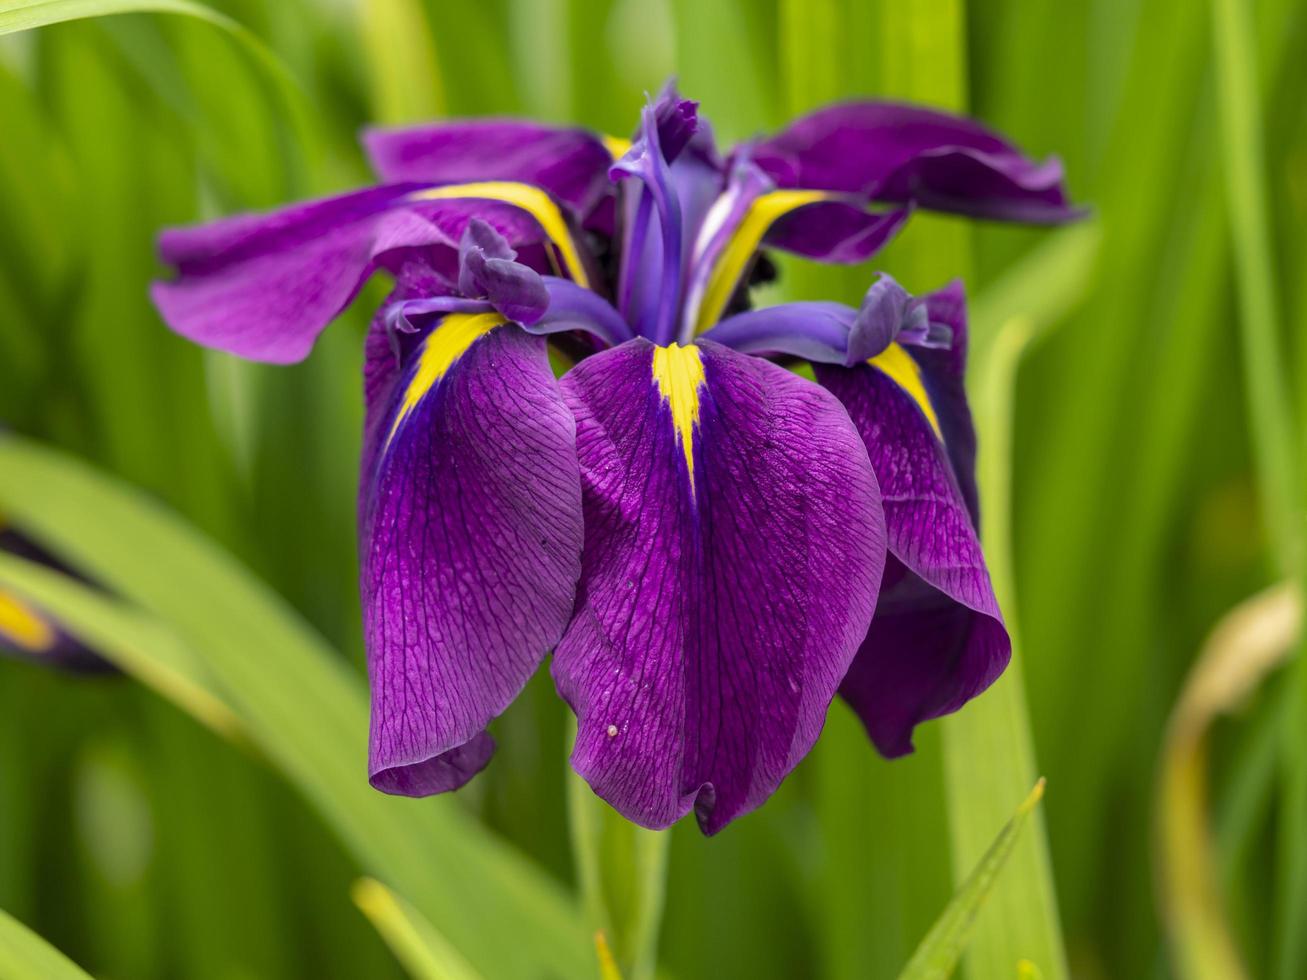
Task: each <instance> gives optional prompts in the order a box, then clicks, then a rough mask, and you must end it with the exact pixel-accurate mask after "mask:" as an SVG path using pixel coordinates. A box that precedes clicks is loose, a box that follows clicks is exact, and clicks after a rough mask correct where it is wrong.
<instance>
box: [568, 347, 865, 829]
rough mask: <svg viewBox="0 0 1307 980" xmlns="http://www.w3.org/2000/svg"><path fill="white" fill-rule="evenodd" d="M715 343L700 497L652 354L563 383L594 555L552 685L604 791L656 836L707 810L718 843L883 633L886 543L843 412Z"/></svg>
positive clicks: (586, 558) (707, 362) (588, 770)
mask: <svg viewBox="0 0 1307 980" xmlns="http://www.w3.org/2000/svg"><path fill="white" fill-rule="evenodd" d="M697 347H698V350H699V354H700V356H701V358H702V362H701V363H702V367H703V371H704V379H703V382H702V384H701V385H699V386H698V387H697V389H695V390H696V392H697V395H696V398H697V404H698V412H699V417H698V424H697V427H696V428H695V430H694V436H693V453H692V456H693V474H692V478H693V484H692V483H691V473H690V472H687V463H686V458H685V454H684V451H683V447H682V446H681V445H680V444H679V443H678V440H677V435H676V430H675V428H674V426H673V422H672V410H671V409H670V408H669V405H668V403H667V402H666V401H665V400H664V395H663V393H662V392H661V391H660V388H659V386H658V384H657V383H656V382H655V380H654V377H653V372H652V364H653V357H654V347H653V346H652V345H651V344H649V343H648V342H647V341H644V340H634V341H631V342H629V343H627V344H623V345H622V346H621V347H618V348H615V349H613V350H611V351H606V352H604V353H601V354H597V355H595V356H594V357H592V358H589V359H588V360H585V361H583V362H582V363H581V364H579V365H577V367H575V368H573V369H572V371H571V372H569V374H568V375H566V376H565V378H564V379H563V382H562V384H563V391H564V396H565V398H566V400H567V403H568V405H569V406H570V407H571V409H572V411H573V413H574V414H575V416H576V419H577V451H578V454H579V457H580V461H581V470H582V486H583V503H584V513H585V522H586V540H585V550H584V555H583V559H582V568H583V570H582V578H581V583H580V586H579V591H578V596H577V604H576V610H575V615H574V617H573V619H572V622H571V624H570V625H569V627H568V630H567V633H566V634H565V636H564V637H563V639H562V641H561V642H560V643H559V645H558V648H557V650H556V652H555V655H554V661H553V674H554V679H555V681H556V682H557V684H558V688H559V692H560V693H561V694H562V696H563V697H564V698H565V699H566V700H567V701H568V703H569V704H570V705H571V706H572V707H573V709H574V710H575V711H576V713H577V723H578V729H577V741H576V747H575V749H574V751H573V754H572V764H573V766H574V767H575V768H576V770H577V771H578V772H579V773H580V774H581V775H582V776H584V777H585V778H586V779H587V780H588V781H589V782H590V785H591V786H592V787H593V788H594V790H595V791H596V792H597V793H598V794H599V795H600V796H602V797H603V798H604V799H606V800H608V801H609V802H610V803H612V805H613V806H615V807H616V808H617V809H618V810H619V811H620V812H621V813H622V814H624V815H625V816H626V817H628V818H629V819H631V820H634V821H636V822H637V823H640V824H642V825H644V826H648V827H665V826H667V825H668V824H670V823H672V822H673V821H675V820H676V819H678V818H679V817H681V816H682V815H684V814H685V813H687V812H688V811H689V810H690V809H691V808H694V809H695V811H696V814H697V816H698V818H699V822H700V826H701V827H702V828H703V830H704V831H705V832H706V833H710V834H711V833H715V832H716V831H718V830H720V829H721V828H722V827H723V826H725V825H726V824H727V823H728V822H730V821H731V820H732V819H734V818H736V817H738V816H740V815H742V814H744V813H747V812H748V811H750V810H752V809H754V808H755V807H757V806H759V805H760V804H761V803H762V802H763V801H764V800H765V799H766V798H767V797H768V796H769V795H770V794H771V793H772V792H773V791H774V790H775V789H776V787H777V786H778V785H779V784H780V782H781V780H783V779H784V777H785V776H786V775H787V774H788V773H789V772H790V771H791V770H792V769H793V768H794V766H795V765H796V764H797V763H798V761H799V760H800V759H801V758H802V757H803V756H804V755H805V754H806V753H807V751H808V749H809V748H810V747H811V746H812V744H813V742H814V740H815V739H816V737H817V735H818V733H819V732H820V730H821V726H822V723H823V721H824V719H825V715H826V710H827V707H828V705H829V703H830V700H831V698H832V696H833V694H834V692H835V690H836V688H837V687H838V684H839V682H840V680H841V679H842V678H843V676H844V674H845V672H846V671H847V668H848V665H849V663H850V662H851V659H852V656H853V653H854V651H855V650H856V648H857V646H858V644H859V643H860V642H861V640H862V638H863V636H864V635H865V633H866V628H867V623H868V622H869V621H870V619H871V615H872V611H873V607H874V603H875V593H876V591H877V587H878V584H879V582H880V576H881V570H882V565H883V560H884V550H883V549H884V538H883V533H882V530H881V528H880V526H879V524H878V522H877V520H876V517H875V515H876V513H877V511H878V508H879V505H880V504H879V498H880V495H879V491H878V490H877V487H876V481H875V477H874V475H873V474H872V471H871V468H870V466H869V465H868V463H867V460H866V450H865V448H864V447H863V445H862V442H861V439H860V437H859V436H858V434H857V432H856V431H855V430H854V429H853V427H852V426H851V425H850V423H849V419H848V416H847V414H846V413H845V412H844V411H843V409H842V408H840V406H839V405H838V403H837V402H836V401H835V400H834V399H833V398H831V397H829V395H828V394H827V393H826V392H824V391H822V390H821V389H820V388H818V387H817V386H815V385H813V384H811V383H810V382H807V381H805V380H803V379H802V378H799V377H797V376H795V375H793V374H791V373H790V372H788V371H786V370H784V369H783V368H780V367H777V366H776V365H772V364H769V363H767V362H766V361H763V360H761V359H759V358H754V357H748V356H746V355H742V354H738V353H735V352H733V351H730V350H728V349H727V348H724V347H722V346H720V345H718V344H714V343H711V342H700V343H699V344H698V345H697ZM680 356H682V357H684V356H686V355H685V354H684V353H682V354H681V355H680ZM682 394H684V392H682ZM850 514H857V515H859V517H860V519H859V520H858V521H854V522H850V521H849V519H848V516H849V515H850Z"/></svg>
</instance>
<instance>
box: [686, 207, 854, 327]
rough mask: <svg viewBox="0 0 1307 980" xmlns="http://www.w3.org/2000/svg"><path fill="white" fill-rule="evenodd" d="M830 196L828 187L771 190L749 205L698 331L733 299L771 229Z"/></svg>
mask: <svg viewBox="0 0 1307 980" xmlns="http://www.w3.org/2000/svg"><path fill="white" fill-rule="evenodd" d="M830 196H831V195H830V194H828V193H826V192H825V191H804V190H789V191H771V192H770V193H767V194H762V195H760V196H759V197H758V198H757V199H756V200H755V201H754V202H753V203H752V204H751V205H749V210H748V211H746V212H745V215H744V218H743V220H742V221H741V222H740V226H739V227H738V228H736V229H735V234H734V235H732V236H731V240H730V241H729V242H727V243H726V247H725V248H724V249H722V254H721V255H719V256H718V257H717V262H716V265H715V266H714V267H713V270H712V275H711V276H710V277H709V279H708V287H707V289H705V290H704V294H703V302H702V303H701V304H700V306H699V311H698V314H697V315H696V316H695V320H694V332H695V333H703V331H705V330H707V329H708V328H709V327H711V326H712V325H713V324H714V323H716V322H717V321H718V320H719V319H720V318H721V315H722V310H724V309H726V304H727V303H729V302H730V301H731V295H732V294H733V293H734V292H735V287H736V285H737V284H738V283H739V281H740V276H742V275H743V274H744V269H745V266H747V265H748V264H749V260H750V259H752V258H753V253H754V252H756V251H758V246H759V245H760V244H762V236H763V235H765V234H767V229H768V228H770V227H771V226H772V225H773V224H775V223H776V221H778V220H779V219H780V218H783V217H784V216H785V215H787V214H789V213H790V212H791V211H793V210H795V209H796V208H801V207H803V206H804V205H807V204H815V203H816V202H818V201H824V200H827V199H828V198H829V197H830Z"/></svg>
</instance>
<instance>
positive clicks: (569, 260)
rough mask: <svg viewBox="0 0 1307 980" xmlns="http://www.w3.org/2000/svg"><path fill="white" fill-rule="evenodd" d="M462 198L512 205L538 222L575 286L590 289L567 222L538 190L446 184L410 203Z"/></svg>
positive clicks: (493, 183)
mask: <svg viewBox="0 0 1307 980" xmlns="http://www.w3.org/2000/svg"><path fill="white" fill-rule="evenodd" d="M465 197H470V198H480V199H482V200H486V201H503V202H504V203H505V204H511V205H513V207H515V208H521V209H522V210H523V211H525V212H527V213H528V214H530V215H531V217H533V218H535V219H536V221H538V222H540V227H541V228H543V229H544V230H545V234H546V235H547V236H548V237H549V241H550V242H551V243H553V246H554V248H556V249H558V254H559V255H560V256H562V259H563V265H564V266H566V268H567V272H568V274H569V275H570V276H571V277H572V279H573V280H574V281H575V282H576V284H577V285H578V286H584V287H586V288H587V289H588V288H589V286H590V280H589V277H588V276H586V274H585V266H583V265H582V264H581V255H580V253H578V252H577V250H576V243H575V242H573V241H572V233H571V231H569V230H568V227H567V222H566V221H565V220H564V218H563V212H562V211H560V210H559V208H558V205H557V204H555V203H554V199H553V198H551V197H550V196H549V195H548V194H546V193H545V192H544V191H542V190H541V189H540V188H539V187H535V186H533V185H532V184H523V183H520V182H518V181H513V180H486V181H479V182H476V183H471V184H446V185H445V186H444V187H432V188H429V189H428V190H425V191H418V192H417V193H416V194H414V195H413V200H415V201H449V200H457V199H459V198H465Z"/></svg>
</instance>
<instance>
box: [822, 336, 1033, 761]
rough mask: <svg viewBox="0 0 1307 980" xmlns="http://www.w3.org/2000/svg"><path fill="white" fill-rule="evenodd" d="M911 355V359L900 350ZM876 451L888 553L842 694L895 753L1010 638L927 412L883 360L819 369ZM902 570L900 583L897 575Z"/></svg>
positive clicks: (994, 661)
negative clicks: (891, 562) (888, 569)
mask: <svg viewBox="0 0 1307 980" xmlns="http://www.w3.org/2000/svg"><path fill="white" fill-rule="evenodd" d="M903 356H906V355H903ZM816 372H817V379H818V381H820V382H821V383H822V384H823V385H824V386H825V387H827V388H828V389H829V390H830V391H831V392H833V393H834V394H835V396H836V397H837V398H839V400H840V402H841V403H842V404H843V405H844V407H845V409H847V411H848V413H849V417H850V418H851V419H852V420H853V423H854V425H855V426H857V428H858V431H859V432H860V433H861V435H862V438H863V440H864V441H865V443H866V445H867V451H868V453H869V454H870V456H871V463H872V467H873V469H874V470H875V471H876V478H877V480H878V481H879V483H880V486H881V492H882V494H883V496H884V513H885V526H886V531H887V533H888V540H889V550H890V554H891V555H893V556H894V558H895V559H896V560H897V561H898V562H899V563H901V564H902V566H903V569H902V574H898V572H899V570H898V569H895V570H893V571H894V573H895V574H893V575H891V574H889V573H887V576H886V581H887V587H886V588H885V589H884V590H883V591H882V593H881V601H880V604H879V605H878V607H877V610H876V619H875V621H874V622H873V623H872V625H871V629H870V631H869V632H868V634H867V638H866V641H865V642H864V643H863V645H862V648H861V649H860V650H859V652H858V657H857V659H856V660H855V661H854V664H853V667H852V668H851V669H850V671H849V675H848V677H846V678H845V680H844V683H843V684H842V685H841V687H840V692H841V693H842V694H843V695H844V697H845V698H846V699H847V700H848V701H849V703H850V704H852V705H853V707H854V709H855V710H856V711H857V712H858V714H859V716H860V717H861V718H862V721H863V723H864V724H865V725H866V727H867V731H868V733H869V734H870V735H871V738H872V740H873V741H874V742H875V743H876V747H877V748H878V749H880V751H881V752H882V753H883V754H885V755H887V756H895V755H901V754H903V753H905V752H909V751H911V748H912V729H913V727H914V726H915V725H917V724H919V723H920V722H923V721H926V720H928V719H930V718H936V717H939V716H940V715H943V714H947V713H948V712H951V711H955V710H957V709H958V708H959V707H961V706H962V705H963V704H964V703H965V702H966V701H967V700H969V699H970V698H972V697H974V696H975V695H977V694H979V693H980V692H981V691H983V690H984V689H985V688H986V687H988V686H989V685H990V684H991V683H992V682H993V681H994V680H995V679H996V678H997V677H998V675H999V674H1000V673H1002V671H1003V668H1004V667H1005V666H1007V662H1008V658H1009V655H1010V650H1011V647H1010V643H1009V641H1008V636H1007V632H1006V630H1005V629H1004V627H1003V619H1002V615H1001V613H1000V612H999V608H998V603H997V601H996V600H995V598H994V592H993V588H992V586H991V585H990V581H989V573H988V572H987V571H986V569H985V560H984V556H983V555H982V553H981V550H980V543H979V541H978V540H977V536H976V531H975V528H974V526H973V525H972V520H971V515H970V513H969V512H968V508H967V502H966V500H965V499H964V497H963V494H962V491H961V488H960V487H959V485H958V481H957V479H956V477H955V476H954V473H953V467H952V465H951V463H950V461H949V457H948V454H947V452H946V450H945V447H944V445H943V443H942V442H941V440H940V438H939V437H938V436H937V434H936V432H935V429H934V428H933V427H932V418H933V417H934V415H935V412H934V408H933V406H932V407H931V408H930V412H929V414H928V413H927V412H926V411H925V410H924V408H923V406H922V405H920V404H919V403H918V402H917V401H916V400H915V399H914V397H913V395H912V394H910V393H909V390H908V389H907V388H905V387H903V386H902V385H901V384H900V383H899V382H897V381H896V380H894V379H893V378H892V377H891V376H890V375H889V374H887V373H885V372H884V371H882V370H880V369H879V368H877V367H874V366H871V365H867V364H862V365H859V366H856V367H852V368H842V367H832V366H828V365H824V364H818V365H816ZM895 578H897V581H894V579H895Z"/></svg>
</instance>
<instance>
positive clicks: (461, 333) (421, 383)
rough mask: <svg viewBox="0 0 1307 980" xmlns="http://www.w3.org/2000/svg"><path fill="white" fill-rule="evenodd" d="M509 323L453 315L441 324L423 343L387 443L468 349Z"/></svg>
mask: <svg viewBox="0 0 1307 980" xmlns="http://www.w3.org/2000/svg"><path fill="white" fill-rule="evenodd" d="M507 322H508V320H507V319H506V318H504V317H503V316H501V315H500V314H498V313H450V314H448V315H447V316H446V317H445V318H444V319H443V320H441V321H440V323H439V325H438V326H437V327H436V328H435V329H434V330H432V331H431V333H429V334H427V339H426V340H424V341H423V342H422V353H421V354H419V355H418V365H417V370H415V371H414V372H413V379H412V380H411V381H409V383H408V388H406V389H405V390H404V401H403V402H402V403H401V404H400V406H399V412H398V413H396V415H395V423H394V424H393V425H392V426H391V427H390V435H389V436H387V437H386V442H387V443H389V442H390V440H391V439H394V438H395V433H396V432H397V431H398V430H399V427H400V424H401V423H402V422H403V421H404V420H405V419H406V418H408V416H409V414H410V413H411V412H412V411H413V410H414V409H415V408H417V407H418V404H419V403H420V402H421V401H422V399H423V398H424V397H425V396H426V394H427V392H429V391H430V390H431V389H432V388H434V387H435V385H436V383H437V382H438V381H440V379H441V378H443V377H444V376H445V373H446V372H447V371H449V369H450V368H451V367H453V366H454V362H455V361H457V360H458V359H459V358H460V357H462V356H463V354H464V353H465V352H466V351H467V349H468V348H469V347H471V346H472V345H473V344H474V343H476V342H477V341H478V340H480V339H481V338H482V337H484V336H485V335H486V334H488V333H490V331H491V330H494V329H495V327H498V326H500V325H501V324H504V323H507Z"/></svg>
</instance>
